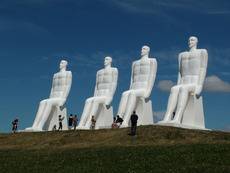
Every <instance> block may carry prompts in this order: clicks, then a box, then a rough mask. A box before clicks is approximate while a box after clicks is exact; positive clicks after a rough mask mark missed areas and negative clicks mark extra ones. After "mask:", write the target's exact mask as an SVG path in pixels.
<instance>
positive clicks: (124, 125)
mask: <svg viewBox="0 0 230 173" xmlns="http://www.w3.org/2000/svg"><path fill="white" fill-rule="evenodd" d="M119 127H120V128H125V127H129V125H128V123H124V122H123V123H122V124H121V125H120V126H119Z"/></svg>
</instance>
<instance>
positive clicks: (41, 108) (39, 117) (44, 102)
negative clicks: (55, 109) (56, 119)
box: [32, 100, 47, 128]
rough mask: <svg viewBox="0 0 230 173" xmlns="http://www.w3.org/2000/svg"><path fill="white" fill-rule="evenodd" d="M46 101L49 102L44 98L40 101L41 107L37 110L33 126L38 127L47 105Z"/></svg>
mask: <svg viewBox="0 0 230 173" xmlns="http://www.w3.org/2000/svg"><path fill="white" fill-rule="evenodd" d="M46 102H47V100H42V101H41V102H40V104H39V107H38V112H37V115H36V117H35V120H34V123H33V126H32V127H33V128H37V127H38V125H39V122H40V121H41V118H42V115H43V112H44V109H45V106H46Z"/></svg>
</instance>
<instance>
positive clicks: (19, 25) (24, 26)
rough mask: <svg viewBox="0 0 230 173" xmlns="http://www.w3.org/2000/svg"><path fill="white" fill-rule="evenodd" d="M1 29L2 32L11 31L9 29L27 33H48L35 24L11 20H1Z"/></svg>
mask: <svg viewBox="0 0 230 173" xmlns="http://www.w3.org/2000/svg"><path fill="white" fill-rule="evenodd" d="M0 29H1V30H9V29H14V30H27V31H33V32H41V33H48V30H46V29H45V28H42V27H41V26H38V25H36V24H34V23H31V22H25V21H17V20H10V19H5V18H0Z"/></svg>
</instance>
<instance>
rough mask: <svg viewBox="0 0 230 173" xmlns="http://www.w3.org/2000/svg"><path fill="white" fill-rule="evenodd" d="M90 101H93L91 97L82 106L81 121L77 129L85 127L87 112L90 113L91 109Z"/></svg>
mask: <svg viewBox="0 0 230 173" xmlns="http://www.w3.org/2000/svg"><path fill="white" fill-rule="evenodd" d="M92 101H93V97H91V98H88V99H87V100H86V101H85V106H84V109H83V113H82V115H81V120H80V122H79V124H78V126H77V129H79V128H81V127H83V126H85V123H86V121H87V119H88V115H89V111H90V108H91V104H92Z"/></svg>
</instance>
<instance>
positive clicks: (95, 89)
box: [93, 71, 99, 97]
mask: <svg viewBox="0 0 230 173" xmlns="http://www.w3.org/2000/svg"><path fill="white" fill-rule="evenodd" d="M98 76H99V71H98V72H97V75H96V84H95V88H94V94H93V96H94V97H95V96H97V84H98Z"/></svg>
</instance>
